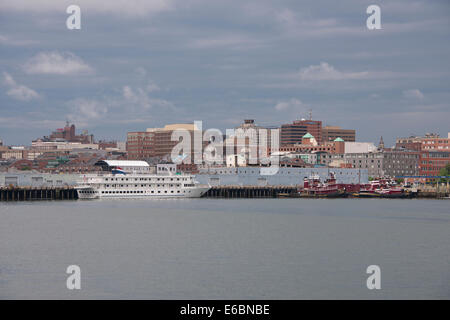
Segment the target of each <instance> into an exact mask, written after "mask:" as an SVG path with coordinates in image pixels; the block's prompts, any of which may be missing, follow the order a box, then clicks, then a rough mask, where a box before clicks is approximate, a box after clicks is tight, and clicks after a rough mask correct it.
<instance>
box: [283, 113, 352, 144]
mask: <svg viewBox="0 0 450 320" xmlns="http://www.w3.org/2000/svg"><path fill="white" fill-rule="evenodd" d="M307 133H310V134H311V135H313V136H314V138H315V139H316V141H317V143H319V144H321V143H322V141H323V140H322V121H315V120H305V119H301V120H295V121H294V122H293V123H290V124H283V125H281V133H280V143H281V145H282V146H284V145H289V144H301V143H302V139H303V136H304V135H305V134H307ZM336 138H337V137H336ZM333 140H334V139H333ZM344 140H345V139H344Z"/></svg>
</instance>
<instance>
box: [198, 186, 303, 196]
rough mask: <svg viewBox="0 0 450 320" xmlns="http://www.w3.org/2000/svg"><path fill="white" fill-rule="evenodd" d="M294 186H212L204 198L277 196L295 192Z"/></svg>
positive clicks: (289, 194) (296, 188)
mask: <svg viewBox="0 0 450 320" xmlns="http://www.w3.org/2000/svg"><path fill="white" fill-rule="evenodd" d="M297 190H298V187H296V186H214V187H211V189H209V190H208V192H206V194H205V195H204V197H205V198H278V197H280V196H283V197H290V196H291V195H292V196H294V195H295V194H296V193H297Z"/></svg>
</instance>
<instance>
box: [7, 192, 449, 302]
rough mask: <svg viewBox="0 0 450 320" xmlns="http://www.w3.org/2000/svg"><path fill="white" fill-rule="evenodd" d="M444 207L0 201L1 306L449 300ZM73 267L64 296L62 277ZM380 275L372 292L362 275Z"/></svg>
mask: <svg viewBox="0 0 450 320" xmlns="http://www.w3.org/2000/svg"><path fill="white" fill-rule="evenodd" d="M449 208H450V201H448V200H421V199H413V200H389V199H328V200H327V199H204V198H202V199H183V200H90V201H82V200H67V201H30V202H3V203H0V299H17V298H20V299H22V298H23V299H351V298H356V299H449V298H450V210H449ZM70 265H77V266H79V267H80V270H81V277H80V283H81V289H79V290H76V289H75V290H69V289H68V288H67V286H66V280H67V278H68V277H69V276H70V275H69V274H67V273H66V269H67V267H68V266H70ZM370 265H377V266H379V267H380V271H381V273H380V275H381V289H379V290H377V289H374V290H369V289H368V287H367V284H366V282H367V278H368V277H369V276H370V274H367V273H366V269H367V267H368V266H370Z"/></svg>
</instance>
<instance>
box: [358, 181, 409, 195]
mask: <svg viewBox="0 0 450 320" xmlns="http://www.w3.org/2000/svg"><path fill="white" fill-rule="evenodd" d="M352 196H354V197H358V198H407V197H409V196H410V194H409V193H408V192H405V191H404V190H403V188H402V187H399V186H397V185H396V183H395V181H393V180H392V179H379V180H373V181H371V182H370V184H367V185H365V186H363V187H362V188H361V190H360V191H359V192H357V193H354V194H352Z"/></svg>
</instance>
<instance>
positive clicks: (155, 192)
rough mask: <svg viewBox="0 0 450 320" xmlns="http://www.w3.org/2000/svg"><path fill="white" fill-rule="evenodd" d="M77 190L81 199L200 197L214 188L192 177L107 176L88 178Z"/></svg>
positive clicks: (90, 176)
mask: <svg viewBox="0 0 450 320" xmlns="http://www.w3.org/2000/svg"><path fill="white" fill-rule="evenodd" d="M76 189H77V192H78V198H79V199H96V198H150V197H154V198H199V197H201V196H203V195H204V194H205V193H206V192H207V191H208V190H209V189H210V187H209V186H208V185H200V184H199V183H198V182H196V181H195V180H194V177H193V176H191V175H178V174H176V175H170V176H161V175H147V174H105V175H84V176H83V177H82V181H80V183H79V184H78V185H77V187H76Z"/></svg>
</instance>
